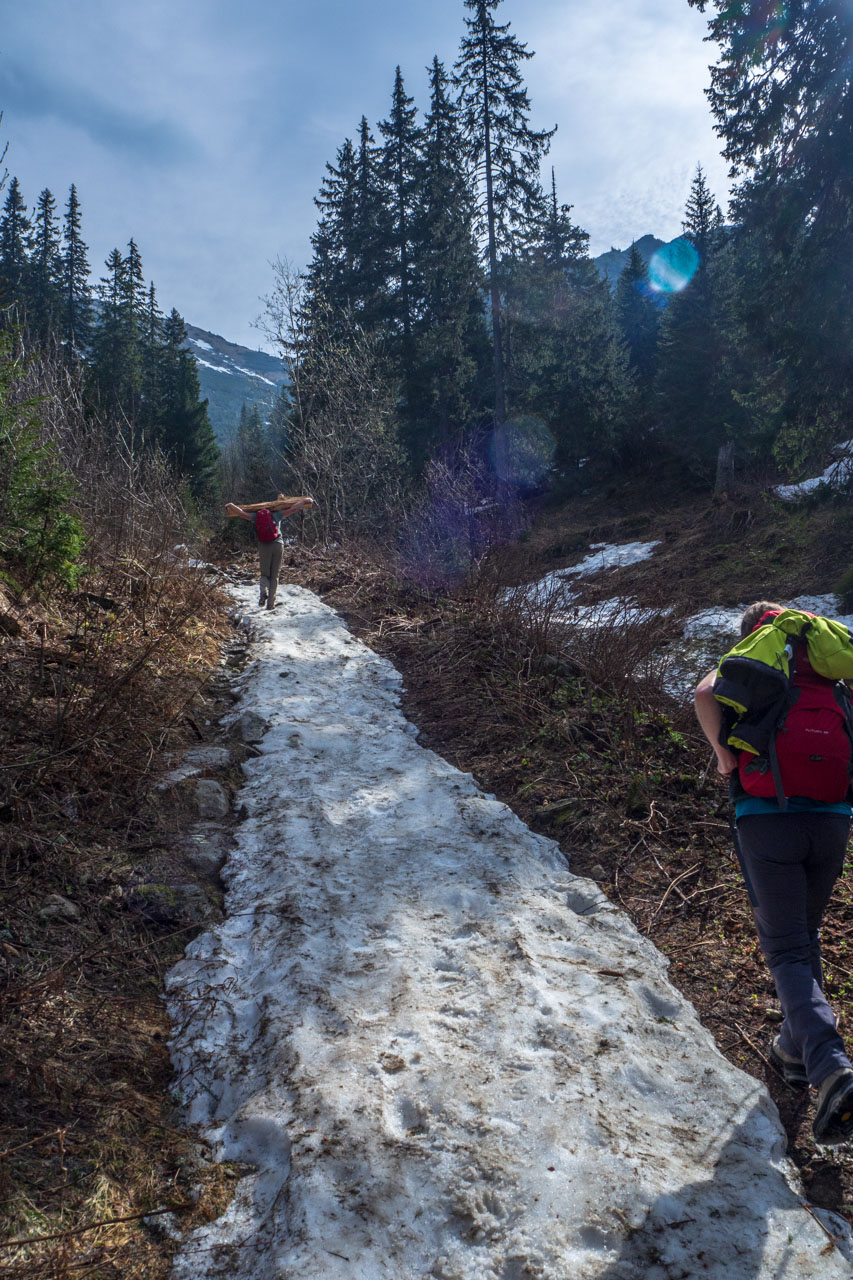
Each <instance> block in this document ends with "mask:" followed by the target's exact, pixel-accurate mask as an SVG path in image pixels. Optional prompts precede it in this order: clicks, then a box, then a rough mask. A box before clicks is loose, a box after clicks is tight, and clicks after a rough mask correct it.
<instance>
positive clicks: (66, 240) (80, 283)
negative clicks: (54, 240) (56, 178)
mask: <svg viewBox="0 0 853 1280" xmlns="http://www.w3.org/2000/svg"><path fill="white" fill-rule="evenodd" d="M88 253H89V251H88V249H87V247H86V245H85V244H84V242H83V237H82V234H81V217H80V201H79V200H78V198H77V188H76V187H75V186H74V184H73V183H72V184H71V188H70V190H69V192H68V203H67V204H66V206H65V222H64V226H63V246H62V324H61V329H60V332H61V336H62V341H63V343H64V345H65V353H66V357H67V358H68V359H69V360H72V359H73V358H74V356H75V354H79V353H80V352H81V351H83V350H85V348H86V347H87V346H88V344H89V341H90V337H91V329H92V294H91V289H90V287H89V257H88Z"/></svg>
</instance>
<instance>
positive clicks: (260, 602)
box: [258, 592, 267, 609]
mask: <svg viewBox="0 0 853 1280" xmlns="http://www.w3.org/2000/svg"><path fill="white" fill-rule="evenodd" d="M266 602H267V598H266V595H265V594H264V593H263V592H261V595H260V597H259V598H258V608H259V609H263V607H264V605H265V604H266Z"/></svg>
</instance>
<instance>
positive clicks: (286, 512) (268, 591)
mask: <svg viewBox="0 0 853 1280" xmlns="http://www.w3.org/2000/svg"><path fill="white" fill-rule="evenodd" d="M313 505H314V499H313V498H308V497H304V498H287V497H285V495H284V494H283V493H280V494H279V495H278V497H277V498H275V499H274V500H273V501H272V502H252V503H247V504H246V505H245V506H242V507H241V506H238V505H237V503H236V502H229V503H228V504H227V505H226V507H225V514H226V515H227V516H239V517H240V518H241V519H243V520H249V521H251V524H252V527H253V528H254V530H255V534H256V536H257V539H258V558H259V560H260V595H259V597H258V606H259V608H261V609H263V608H264V607H266V608H267V609H274V608H275V597H276V591H277V589H278V574H279V570H280V569H281V557H282V552H283V550H284V540H283V538H282V536H281V522H282V520H284V519H286V518H287V516H292V515H295V514H296V512H297V511H305V510H306V509H307V508H309V507H313Z"/></svg>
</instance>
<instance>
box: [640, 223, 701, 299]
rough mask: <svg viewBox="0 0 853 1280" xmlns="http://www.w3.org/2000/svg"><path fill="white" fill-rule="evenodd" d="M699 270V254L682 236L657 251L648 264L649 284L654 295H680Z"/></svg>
mask: <svg viewBox="0 0 853 1280" xmlns="http://www.w3.org/2000/svg"><path fill="white" fill-rule="evenodd" d="M698 269H699V254H698V253H697V251H696V247H695V245H693V244H692V243H691V242H690V241H689V240H687V239H686V238H685V237H684V236H681V237H680V238H679V239H678V240H673V242H672V244H665V245H664V246H663V248H662V249H658V251H657V253H656V254H655V255H654V256H653V258H652V260H651V262H650V263H649V283H650V285H651V287H652V288H653V289H654V290H655V292H656V293H680V292H681V290H682V289H686V288H687V286H688V285H689V284H690V281H691V280H692V279H693V277H694V276H695V274H696V272H697V271H698Z"/></svg>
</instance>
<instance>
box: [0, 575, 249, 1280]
mask: <svg viewBox="0 0 853 1280" xmlns="http://www.w3.org/2000/svg"><path fill="white" fill-rule="evenodd" d="M143 571H144V573H145V580H146V581H149V582H150V583H151V590H150V591H149V592H148V593H146V594H145V595H143V596H140V595H139V594H138V592H137V593H135V592H134V588H133V583H134V582H135V581H138V577H139V574H140V573H141V572H143ZM205 581H206V580H205V579H204V578H203V577H202V576H201V575H200V574H199V573H197V572H196V571H193V570H190V569H187V568H184V567H182V566H181V565H180V564H179V563H178V562H177V561H172V562H170V563H169V565H168V570H167V571H165V572H163V571H162V568H161V570H160V571H159V572H158V564H157V560H156V558H155V559H152V558H149V559H148V561H147V563H145V564H143V563H142V562H141V561H139V560H137V561H136V572H135V574H134V575H132V576H129V575H126V574H123V573H122V572H120V571H118V572H117V571H116V570H115V568H114V567H112V566H111V568H110V569H109V570H107V571H103V572H101V573H100V574H98V575H93V576H92V577H91V578H90V579H89V580H88V581H87V582H86V583H85V589H84V590H83V591H82V592H81V593H79V594H78V595H77V596H75V597H74V598H71V597H69V596H54V597H53V598H52V599H51V601H50V603H49V606H44V605H40V604H38V603H37V602H32V601H31V602H30V603H29V604H28V605H26V606H22V607H21V608H19V609H18V610H16V611H15V616H16V617H17V619H18V621H19V622H20V625H21V634H20V635H18V636H17V637H15V638H14V639H12V638H10V637H3V638H0V677H2V685H3V701H2V704H0V723H1V724H2V734H0V741H2V747H0V788H2V791H0V797H2V798H0V813H2V822H0V876H1V877H2V883H3V887H4V893H3V908H2V917H0V981H2V984H3V996H4V999H3V1009H4V1014H3V1023H4V1026H3V1060H2V1067H0V1220H2V1224H3V1232H4V1236H5V1239H6V1241H7V1243H6V1244H5V1245H4V1247H3V1248H2V1250H0V1274H4V1275H5V1274H8V1275H9V1276H10V1277H11V1276H19V1275H20V1276H24V1275H26V1276H27V1277H31V1278H32V1280H36V1278H41V1277H45V1280H47V1277H62V1276H66V1275H71V1274H74V1275H78V1274H79V1275H91V1276H97V1277H101V1276H104V1277H107V1276H122V1277H123V1278H125V1280H130V1278H133V1280H136V1277H139V1280H142V1278H143V1277H146V1278H147V1277H154V1276H163V1275H165V1274H166V1271H167V1269H168V1254H169V1249H168V1248H164V1245H163V1242H162V1240H160V1239H157V1238H156V1237H155V1236H154V1235H153V1234H152V1231H151V1230H150V1229H148V1227H144V1226H143V1224H142V1216H143V1215H144V1214H147V1213H150V1212H152V1211H155V1210H160V1209H162V1208H163V1207H164V1206H168V1207H171V1208H176V1209H178V1210H181V1211H187V1212H191V1213H193V1214H197V1213H199V1212H202V1213H203V1212H204V1206H202V1207H201V1209H199V1207H198V1206H196V1205H193V1204H191V1203H190V1201H189V1199H188V1193H189V1189H190V1188H189V1185H188V1184H186V1183H185V1181H183V1171H184V1170H186V1168H188V1167H189V1166H188V1152H189V1138H188V1135H187V1134H186V1133H183V1132H181V1131H179V1130H178V1128H177V1127H176V1125H175V1124H174V1123H173V1119H172V1117H171V1115H170V1103H169V1097H168V1088H169V1078H170V1067H169V1061H168V1053H167V1048H166V1039H167V1035H168V1028H167V1025H166V1021H165V1017H164V1010H163V1007H162V1003H161V999H160V992H161V986H162V982H161V980H162V975H163V973H164V972H165V970H166V969H167V968H168V967H169V966H170V965H171V964H172V963H174V962H175V960H176V959H177V958H178V957H179V955H180V953H181V951H182V949H183V947H184V945H185V944H186V942H187V941H188V940H189V938H190V937H191V936H192V933H191V931H187V930H183V931H178V932H176V933H173V934H166V935H163V934H162V931H161V932H160V933H158V932H157V931H152V929H150V928H149V927H148V926H147V925H145V924H144V923H143V922H142V921H141V920H140V919H139V918H138V917H137V916H135V915H133V914H132V913H130V912H128V911H126V910H125V909H124V907H123V899H122V883H123V881H124V880H125V879H126V878H127V876H128V874H129V872H130V871H131V870H132V867H133V865H134V863H135V861H136V860H137V859H139V858H140V857H141V856H142V855H143V854H144V853H145V852H146V851H147V850H150V849H151V848H152V846H154V847H156V846H157V844H158V843H161V842H167V841H168V839H169V838H170V834H171V833H170V832H168V831H164V830H163V829H162V826H161V822H162V820H161V817H160V812H159V811H158V809H157V808H156V807H155V806H154V805H153V804H151V803H150V802H149V800H148V791H149V787H150V781H151V774H152V770H153V769H154V768H155V767H156V765H157V763H158V760H159V759H160V758H161V756H162V753H163V752H164V751H165V750H167V749H168V748H170V747H174V746H176V745H177V744H178V743H180V742H181V741H182V740H184V739H185V738H186V737H187V735H188V734H189V733H191V732H192V724H193V715H192V707H193V700H194V699H195V698H196V697H197V696H198V693H199V690H200V689H201V687H202V686H203V684H204V682H205V680H206V679H207V678H208V675H209V672H210V670H211V668H212V667H213V666H215V665H216V663H217V661H218V653H219V646H220V643H221V640H222V637H223V633H224V630H225V624H224V623H223V613H224V610H223V608H222V602H221V600H220V599H219V598H218V597H217V594H216V592H214V591H213V590H212V589H211V588H210V587H209V586H206V585H205ZM52 895H58V896H59V897H61V898H62V899H64V900H65V901H66V902H70V903H71V904H72V909H73V912H74V916H73V918H67V919H66V918H63V917H62V916H59V917H55V918H47V917H46V916H45V914H44V912H45V908H46V907H49V905H50V900H51V897H52ZM189 1163H190V1164H191V1163H192V1162H191V1161H190V1162H189ZM211 1176H212V1177H213V1179H214V1181H216V1180H220V1179H221V1178H222V1177H224V1175H223V1174H222V1173H221V1172H219V1171H218V1172H216V1173H215V1174H213V1175H211ZM209 1208H210V1206H208V1210H209ZM152 1221H154V1220H152ZM9 1241H27V1242H29V1241H32V1243H26V1244H23V1243H22V1244H20V1245H17V1246H14V1247H10V1246H9V1244H8V1242H9Z"/></svg>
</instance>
